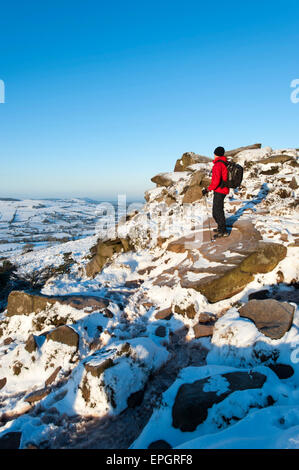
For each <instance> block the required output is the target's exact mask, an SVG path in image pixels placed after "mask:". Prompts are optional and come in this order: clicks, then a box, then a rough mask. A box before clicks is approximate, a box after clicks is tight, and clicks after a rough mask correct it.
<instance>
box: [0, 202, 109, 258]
mask: <svg viewBox="0 0 299 470" xmlns="http://www.w3.org/2000/svg"><path fill="white" fill-rule="evenodd" d="M98 204H99V202H97V201H91V200H85V199H40V200H34V199H27V200H17V199H12V198H0V259H3V258H9V257H10V256H11V255H12V254H17V253H18V254H19V253H22V252H26V251H29V250H36V249H40V248H44V247H47V246H51V245H53V244H57V243H61V242H66V241H69V240H76V239H78V238H82V237H86V236H88V235H93V234H94V233H95V227H96V224H97V223H98V222H99V220H100V216H99V214H97V207H98ZM113 205H114V207H115V211H117V206H116V204H115V203H113Z"/></svg>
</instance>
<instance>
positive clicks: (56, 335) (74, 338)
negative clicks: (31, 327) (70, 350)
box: [47, 325, 79, 349]
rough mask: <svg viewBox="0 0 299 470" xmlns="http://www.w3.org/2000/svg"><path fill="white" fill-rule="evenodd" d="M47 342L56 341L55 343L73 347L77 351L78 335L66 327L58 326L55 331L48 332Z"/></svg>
mask: <svg viewBox="0 0 299 470" xmlns="http://www.w3.org/2000/svg"><path fill="white" fill-rule="evenodd" d="M47 340H48V341H49V340H52V341H56V342H57V343H62V344H66V345H67V346H71V347H75V348H76V349H78V346H79V335H78V333H76V332H75V331H74V330H73V329H72V328H70V327H69V326H67V325H63V326H59V327H58V328H55V330H53V331H50V332H49V333H48V334H47Z"/></svg>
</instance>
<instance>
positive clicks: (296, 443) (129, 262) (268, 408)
mask: <svg viewBox="0 0 299 470" xmlns="http://www.w3.org/2000/svg"><path fill="white" fill-rule="evenodd" d="M280 153H285V154H289V155H292V156H293V157H294V158H296V159H297V160H298V152H297V151H296V150H295V149H280V150H275V151H272V149H271V148H270V147H265V148H262V149H257V150H248V151H243V152H241V153H240V154H238V155H237V161H238V162H239V163H241V164H245V163H246V162H258V160H259V159H261V158H264V157H265V156H270V155H276V154H280ZM207 166H208V167H209V168H210V167H211V164H208V165H205V164H196V165H192V168H191V170H193V171H196V170H198V169H204V168H205V169H206V168H207ZM274 166H275V165H274ZM270 167H271V165H258V166H257V174H255V175H253V174H251V171H252V169H253V168H255V167H250V168H249V169H248V170H247V169H246V170H245V184H244V187H243V188H241V190H240V191H239V192H238V193H237V192H236V193H234V195H233V196H232V197H231V199H229V198H227V200H226V201H225V210H226V212H227V216H228V217H230V218H231V220H232V221H233V220H234V218H241V220H242V218H244V219H245V218H246V219H249V220H251V221H252V222H253V224H254V225H255V227H256V229H257V230H259V231H260V233H261V236H262V239H263V241H269V242H270V241H271V242H277V243H281V244H283V245H285V246H286V247H287V256H286V258H285V259H284V260H282V261H281V262H280V263H279V264H278V265H277V266H276V268H275V269H274V270H273V271H271V272H269V273H266V274H262V273H260V274H258V275H256V276H255V278H254V280H253V281H252V282H250V283H249V284H248V285H247V286H246V287H245V288H244V289H243V290H242V291H241V292H239V293H238V294H236V295H234V296H233V297H231V298H229V299H225V300H222V301H220V302H217V303H215V304H209V302H208V301H207V299H206V298H205V297H204V296H203V295H202V294H200V293H199V292H197V291H196V290H194V289H192V288H188V289H187V288H182V287H181V284H180V281H181V277H180V269H183V270H184V278H187V279H188V280H189V281H197V280H200V279H202V278H204V277H206V275H207V273H206V272H204V270H208V269H209V268H217V267H218V266H221V264H222V263H220V262H210V261H208V260H207V259H206V258H204V257H203V256H200V255H199V253H196V250H194V252H192V255H194V257H193V258H192V256H191V257H188V253H187V252H182V253H175V252H171V251H169V250H167V249H166V248H165V247H164V245H163V247H159V246H157V244H156V238H155V237H154V236H153V237H152V238H151V239H150V238H148V235H147V233H146V229H147V226H145V220H146V219H147V218H148V214H150V215H151V216H152V217H151V219H150V228H151V230H152V234H156V235H161V234H164V235H165V236H166V237H167V239H168V240H169V241H176V239H178V238H179V237H180V236H182V234H180V233H179V228H180V225H181V224H182V221H183V220H184V217H181V218H180V216H179V215H178V214H179V213H178V212H176V207H177V206H179V205H180V202H181V200H182V197H183V194H182V191H183V188H184V186H185V185H186V183H187V182H188V181H189V178H190V176H191V175H192V173H191V172H174V173H167V174H165V175H166V176H167V177H168V178H170V179H171V181H173V186H171V187H170V188H167V190H168V191H169V193H170V194H172V195H175V196H176V197H177V200H178V201H179V203H178V204H177V206H175V205H174V206H170V207H168V206H167V207H165V206H166V205H165V204H164V206H163V202H162V203H158V202H157V201H156V198H157V197H159V195H161V194H162V192H163V189H164V188H162V187H158V188H154V189H151V190H149V191H148V192H147V194H148V196H149V201H148V202H147V203H146V204H145V205H144V207H143V208H141V209H140V211H139V213H138V214H137V215H135V216H134V217H133V218H132V219H131V220H129V221H128V222H127V223H124V224H123V225H121V224H120V227H119V228H120V230H119V235H121V236H126V235H127V234H130V236H131V237H132V238H131V239H132V240H133V241H134V243H135V248H136V249H135V251H130V252H127V253H119V254H117V255H114V257H113V259H112V260H111V262H110V263H108V264H107V265H105V266H104V268H103V270H102V271H101V272H100V273H99V274H97V275H96V276H95V277H94V278H93V279H91V278H87V277H86V275H85V273H84V267H85V266H86V264H87V263H88V261H89V259H88V256H89V253H90V248H91V247H92V246H94V245H95V243H96V241H97V239H98V236H97V234H96V225H97V222H98V219H97V216H96V214H95V210H96V204H95V203H93V202H90V201H84V200H80V199H73V200H71V201H67V200H56V201H54V200H39V201H33V200H26V201H0V234H1V242H2V243H1V244H0V256H1V257H5V258H9V259H10V261H11V262H12V263H13V264H15V265H16V275H17V276H19V278H20V279H29V278H30V276H34V275H37V274H39V273H41V272H42V271H43V270H45V269H48V268H49V267H52V268H55V267H59V266H61V265H62V264H63V263H64V262H65V256H66V254H68V256H69V257H70V258H71V259H72V262H71V264H70V269H69V272H64V273H61V274H57V273H56V274H55V272H53V275H52V276H51V277H50V278H49V279H48V280H47V281H46V282H45V283H44V284H43V286H42V288H41V294H44V295H58V296H59V295H70V294H80V295H86V296H89V295H93V296H98V297H105V298H106V299H107V300H108V301H109V305H108V307H107V308H108V310H109V311H110V312H111V315H110V316H105V312H104V311H94V312H91V311H90V309H88V308H86V309H82V310H79V309H75V308H72V307H70V306H67V305H61V304H59V303H56V304H55V305H54V306H53V307H51V308H48V309H47V310H46V311H45V312H41V313H39V314H36V313H34V312H33V313H31V314H30V315H14V316H12V317H7V316H6V312H5V311H4V312H2V313H1V314H0V321H1V329H2V330H3V333H2V337H1V340H0V341H1V343H0V358H1V362H0V379H2V378H4V377H5V378H6V379H7V383H6V384H5V386H3V388H2V389H1V390H0V399H1V408H0V417H2V416H3V415H4V416H6V417H9V419H8V420H6V421H5V420H3V422H2V426H1V427H0V437H1V436H2V435H3V434H5V433H6V432H8V431H17V430H20V431H21V432H22V441H21V448H25V447H26V446H27V445H28V444H29V443H34V444H36V445H39V444H40V443H41V442H42V441H47V439H50V436H53V434H55V433H58V432H59V430H60V427H61V426H63V425H62V424H61V423H62V421H61V417H62V416H66V418H65V419H66V422H69V421H67V420H71V419H72V418H73V417H74V416H79V417H82V419H85V418H87V417H90V416H92V417H97V418H103V417H107V416H113V417H117V419H121V416H122V413H123V412H124V410H126V408H127V406H128V403H127V400H128V398H129V397H130V396H131V394H132V393H135V392H140V391H141V390H142V389H143V388H144V387H145V385H146V384H147V383H148V380H149V377H150V376H151V374H156V375H158V374H160V373H161V374H162V378H161V381H162V380H163V378H164V380H165V376H163V374H167V370H166V371H164V372H161V370H162V369H163V366H164V365H165V364H166V363H167V361H168V360H169V358H170V356H171V354H170V352H169V351H170V350H171V347H173V346H172V345H171V341H172V340H173V337H174V336H176V335H179V332H180V331H181V330H182V329H183V328H187V329H188V333H187V336H186V337H183V339H182V340H181V343H183V342H186V343H189V344H191V345H192V344H193V345H194V348H198V349H201V348H202V349H206V350H207V355H206V359H205V363H204V362H202V363H201V364H196V365H192V366H188V367H184V368H182V369H181V370H180V371H179V374H178V376H177V377H176V378H175V379H174V381H173V383H172V384H171V385H170V386H169V387H168V388H167V389H166V391H165V392H164V393H163V394H162V396H161V397H160V399H159V400H156V402H155V403H154V409H153V414H152V415H151V417H150V418H148V421H147V422H145V423H143V424H144V425H143V426H142V427H141V428H142V431H141V432H140V433H139V435H138V437H137V438H136V439H134V441H132V444H131V448H132V449H139V448H147V447H148V445H149V444H150V443H151V442H153V441H155V440H159V439H164V440H166V441H167V442H168V443H169V444H170V445H171V446H172V447H174V448H180V449H183V448H186V449H190V448H213V449H214V448H215V449H216V448H299V406H298V403H299V402H298V399H299V392H298V390H299V372H298V368H297V367H296V365H297V362H298V358H299V353H298V347H299V311H298V306H297V304H295V303H292V302H291V301H290V302H291V303H292V305H293V306H294V307H295V314H294V320H293V324H292V327H291V328H290V330H289V331H288V332H287V333H286V334H285V335H284V336H283V337H282V338H281V339H279V340H271V339H270V338H268V337H266V336H265V335H263V334H262V333H261V332H260V331H259V330H258V329H257V328H256V326H255V324H254V323H253V322H252V321H250V320H248V319H246V318H242V317H240V316H239V313H238V308H239V306H240V305H242V304H243V303H245V302H247V301H248V296H249V295H250V294H251V293H253V292H256V291H259V290H262V289H270V290H271V289H276V291H279V293H281V294H283V295H285V296H288V295H289V294H290V295H291V294H293V293H294V287H292V286H291V283H294V282H297V283H298V279H299V263H298V247H296V246H292V245H293V244H295V242H296V240H298V238H299V218H298V208H297V207H295V205H294V206H292V204H293V203H294V201H295V200H296V199H297V198H298V196H299V192H298V189H296V190H292V191H290V194H289V195H287V197H281V196H280V195H279V191H281V190H282V189H288V182H289V181H290V180H291V179H292V177H293V176H295V173H296V167H292V169H291V167H290V166H289V165H287V164H286V165H282V166H281V168H280V171H279V175H277V174H274V175H263V174H262V173H261V172H262V171H264V170H269V168H270ZM278 176H279V178H278ZM281 178H285V182H283V181H282V182H281V181H280V179H281ZM231 193H233V191H231ZM210 202H211V200H209V207H211V205H210ZM236 203H237V204H236ZM238 203H240V204H238ZM162 209H163V210H162ZM248 209H250V210H249V211H248ZM171 210H173V212H174V214H175V215H174V219H175V222H176V226H175V230H173V231H172V232H171V233H170V232H167V224H168V221H169V212H170V211H171ZM159 211H160V212H159ZM245 211H246V213H244V212H245ZM186 214H187V213H186ZM186 214H185V217H186ZM205 219H206V208H205V206H204V205H203V204H202V202H201V201H200V202H199V203H198V204H195V210H194V212H192V214H191V216H189V219H188V221H189V222H190V223H191V225H192V224H193V226H196V227H198V226H201V224H202V222H203V221H204V220H205ZM49 236H52V237H53V240H52V241H51V240H48V238H49ZM64 236H68V237H69V238H71V239H70V240H69V241H67V242H65V241H62V240H61V238H62V237H64ZM29 241H30V242H32V243H33V245H34V246H33V251H29V252H27V253H23V251H24V246H25V244H26V243H29ZM166 245H167V244H166ZM239 248H242V246H241V244H240V246H239ZM215 251H216V250H215V249H213V248H212V249H211V251H210V253H211V254H212V253H213V252H215ZM223 254H224V257H226V258H230V257H234V256H236V253H234V252H232V251H229V250H226V251H225V252H224V253H223ZM190 268H193V269H195V270H201V271H203V272H200V273H198V272H196V271H195V272H192V271H190ZM279 271H281V273H283V282H282V283H281V284H278V280H277V277H278V272H279ZM209 275H211V274H210V273H209ZM164 279H166V280H170V281H171V282H170V284H169V285H168V284H166V283H164V282H162V281H163V280H164ZM157 280H158V282H156V281H157ZM128 281H139V282H140V286H137V287H128V286H127V285H126V283H127V282H128ZM190 305H193V306H194V309H195V316H194V318H189V317H187V316H185V315H182V314H180V313H177V312H176V311H174V310H173V311H172V313H173V315H172V317H171V319H170V320H169V319H168V320H166V319H164V320H157V319H156V314H157V312H159V311H161V310H163V309H168V308H169V307H173V306H178V307H180V309H182V310H184V309H186V308H187V307H188V306H190ZM202 312H207V313H210V314H214V315H215V316H216V317H217V321H216V323H215V326H214V331H213V336H212V337H211V338H203V339H195V338H194V333H193V326H194V325H196V324H197V322H198V317H199V314H200V313H202ZM42 317H44V318H43V320H42V322H41V323H40V324H39V325H38V320H40V319H41V318H42ZM61 319H64V320H63V322H64V324H66V325H68V326H70V327H71V328H72V329H73V330H74V331H75V332H77V333H78V334H79V347H78V350H76V348H74V347H70V346H67V345H65V344H61V343H57V342H54V341H51V340H47V339H46V335H47V333H48V332H49V331H51V330H53V329H54V328H55V327H56V326H57V325H56V322H57V321H59V320H61ZM159 326H163V327H165V336H162V337H161V336H158V335H157V334H156V330H157V327H159ZM30 334H33V335H34V337H35V340H36V342H37V343H38V348H37V350H36V351H35V352H33V353H29V352H28V351H26V349H25V348H24V346H25V343H26V341H27V339H28V337H29V335H30ZM7 338H11V340H12V341H11V343H10V344H4V340H5V339H7ZM125 342H127V343H129V345H130V354H128V355H126V354H122V353H121V348H122V346H123V345H124V343H125ZM181 343H180V342H179V343H178V348H179V347H181ZM171 351H172V355H173V354H175V353H176V350H175V348H174V349H172V350H171ZM178 354H179V353H178ZM262 354H264V355H265V354H268V355H273V357H275V358H276V361H277V362H278V363H283V364H286V365H290V366H292V367H293V369H294V375H293V376H291V377H290V378H288V379H285V380H280V379H278V377H277V375H276V374H275V373H274V372H273V371H272V370H271V369H270V368H269V367H267V365H266V364H264V365H263V364H262V363H261V361H260V360H259V358H260V357H261V355H262ZM109 358H110V359H111V360H112V361H113V366H111V367H108V368H107V369H105V370H104V372H103V373H102V374H101V376H100V377H97V376H94V375H92V374H91V372H90V371H89V372H88V371H87V369H86V364H89V365H91V366H99V365H100V364H103V362H104V361H106V360H107V359H109ZM18 363H21V364H22V367H21V370H20V371H17V372H19V373H17V374H16V373H15V371H16V366H18ZM58 367H60V368H61V369H60V370H59V372H58V375H57V377H56V379H55V381H54V382H53V384H52V385H51V387H50V393H49V394H48V395H47V396H46V397H45V398H43V399H42V400H41V401H40V402H39V403H38V404H37V405H36V406H35V407H34V405H29V404H28V403H27V402H26V399H25V398H26V396H27V395H28V394H29V393H31V392H33V391H36V390H40V389H41V388H43V387H44V386H45V382H46V380H47V379H48V378H49V376H50V375H51V374H52V373H53V372H54V371H55V370H56V369H57V368H58ZM166 369H167V366H166ZM234 371H247V372H248V371H255V372H260V373H261V374H264V375H265V376H266V382H265V383H264V385H263V386H262V388H261V389H251V390H243V391H236V392H233V393H231V394H229V395H228V396H227V397H226V398H225V399H224V400H222V401H221V402H219V403H217V404H215V405H213V406H212V407H211V408H210V409H209V410H208V416H207V419H206V420H205V421H204V422H203V423H202V424H200V425H199V426H197V428H196V429H195V431H193V432H182V431H181V430H180V429H177V428H174V427H173V426H172V407H173V403H174V401H175V397H176V394H177V391H178V389H179V387H180V386H181V385H182V384H184V383H192V382H194V381H196V380H200V379H203V378H208V381H207V382H206V383H205V385H204V391H205V392H209V391H215V392H216V393H217V395H218V396H220V395H221V394H222V393H225V392H226V391H227V390H228V381H227V380H226V379H225V378H224V377H223V376H222V375H221V374H224V373H228V372H234ZM86 396H89V398H88V400H87V399H86ZM269 396H271V397H272V399H273V401H274V403H273V404H272V405H269V402H268V400H269ZM49 410H52V411H53V410H55V412H54V411H53V413H52V411H51V412H50V411H49ZM51 413H52V414H51ZM18 414H20V416H18ZM52 415H53V416H52ZM45 416H46V418H47V419H49V421H48V422H46V419H45ZM49 416H50V418H51V419H50V418H49ZM51 416H52V417H51ZM132 427H134V428H135V426H134V423H131V425H130V426H129V429H128V433H130V432H132ZM64 429H67V428H64ZM135 431H136V429H135ZM132 435H133V434H132ZM99 445H101V444H100V443H99Z"/></svg>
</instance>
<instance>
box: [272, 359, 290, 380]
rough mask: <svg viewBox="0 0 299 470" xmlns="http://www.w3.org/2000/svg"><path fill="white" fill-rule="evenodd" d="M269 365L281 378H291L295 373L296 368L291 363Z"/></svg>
mask: <svg viewBox="0 0 299 470" xmlns="http://www.w3.org/2000/svg"><path fill="white" fill-rule="evenodd" d="M268 367H270V369H272V370H273V372H275V374H276V375H277V377H278V378H279V379H281V380H285V379H289V378H290V377H292V375H294V369H293V367H292V366H290V365H289V364H279V363H276V364H269V366H268Z"/></svg>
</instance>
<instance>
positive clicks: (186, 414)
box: [172, 372, 266, 432]
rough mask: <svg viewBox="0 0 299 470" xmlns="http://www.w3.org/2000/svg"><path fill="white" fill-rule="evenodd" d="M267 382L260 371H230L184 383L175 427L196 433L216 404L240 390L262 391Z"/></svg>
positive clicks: (174, 412)
mask: <svg viewBox="0 0 299 470" xmlns="http://www.w3.org/2000/svg"><path fill="white" fill-rule="evenodd" d="M265 381H266V376H265V375H263V374H261V373H259V372H229V373H227V374H217V375H214V376H211V377H206V378H204V379H200V380H196V381H195V382H193V383H188V384H183V385H181V386H180V388H179V389H178V392H177V395H176V398H175V402H174V405H173V407H172V425H173V427H174V428H179V429H180V430H181V431H185V432H192V431H194V430H195V429H196V428H197V426H198V425H199V424H201V423H203V422H204V421H205V420H206V418H207V416H208V410H209V409H210V408H211V407H212V406H213V405H215V404H216V403H220V402H221V401H222V400H224V399H225V398H226V397H227V396H228V395H230V394H231V393H233V392H235V391H237V390H240V391H241V390H249V389H255V388H261V387H262V386H263V385H264V383H265Z"/></svg>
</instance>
